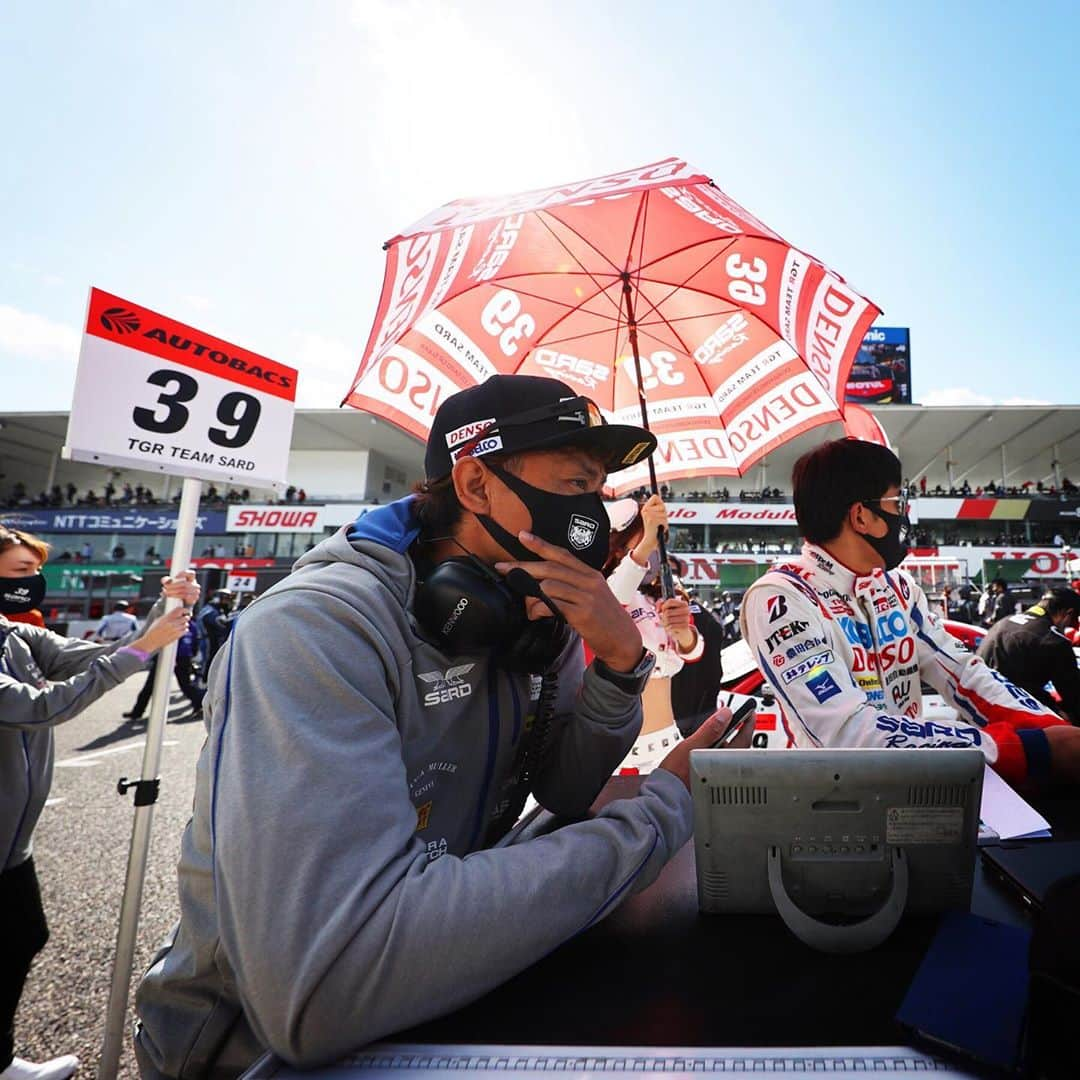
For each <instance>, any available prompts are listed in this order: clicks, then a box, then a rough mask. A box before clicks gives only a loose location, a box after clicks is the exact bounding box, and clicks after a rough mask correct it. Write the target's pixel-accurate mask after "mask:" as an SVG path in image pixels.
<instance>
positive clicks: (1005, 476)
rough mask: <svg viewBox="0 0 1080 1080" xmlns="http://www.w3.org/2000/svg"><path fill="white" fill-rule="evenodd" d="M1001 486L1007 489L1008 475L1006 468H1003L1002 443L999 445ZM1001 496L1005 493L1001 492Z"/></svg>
mask: <svg viewBox="0 0 1080 1080" xmlns="http://www.w3.org/2000/svg"><path fill="white" fill-rule="evenodd" d="M1001 486H1002V487H1003V488H1007V487H1008V486H1009V483H1008V473H1007V471H1006V468H1005V444H1004V443H1002V444H1001ZM1001 494H1002V495H1004V494H1005V492H1004V491H1003V492H1002V493H1001Z"/></svg>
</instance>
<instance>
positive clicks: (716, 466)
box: [344, 158, 879, 493]
mask: <svg viewBox="0 0 1080 1080" xmlns="http://www.w3.org/2000/svg"><path fill="white" fill-rule="evenodd" d="M386 249H387V265H386V276H385V280H384V283H383V291H382V296H381V298H380V301H379V309H378V312H377V314H376V317H375V324H374V326H373V327H372V331H371V335H370V337H369V339H368V343H367V347H366V348H365V350H364V356H363V359H362V360H361V363H360V368H359V370H358V371H357V374H356V378H355V379H354V381H353V386H352V389H351V390H350V391H349V393H348V395H347V396H346V398H345V402H344V403H347V404H349V405H354V406H356V407H357V408H361V409H366V410H368V411H369V412H372V413H376V414H377V415H380V416H383V417H385V418H387V419H388V420H391V421H392V422H393V423H395V424H397V425H398V426H400V427H402V428H404V429H405V430H406V431H408V432H411V433H412V434H413V435H416V436H417V437H418V438H421V439H422V438H426V436H427V433H428V431H429V429H430V426H431V421H432V418H433V417H434V414H435V410H436V409H437V407H438V405H439V403H440V402H441V401H442V400H443V399H444V398H446V397H447V396H449V395H450V394H452V393H454V392H456V391H457V390H459V389H461V388H463V387H466V386H470V385H473V384H475V383H477V382H482V381H483V380H485V379H487V378H488V377H489V376H490V375H493V374H495V373H497V372H501V373H514V372H519V373H523V374H530V375H550V376H554V377H556V378H559V379H562V380H563V381H564V382H566V383H568V384H569V385H571V386H572V387H574V388H575V389H577V390H579V391H580V392H581V393H582V394H584V395H586V396H588V397H590V398H592V399H593V400H594V401H595V402H596V403H597V405H599V406H600V408H601V409H602V410H603V411H604V413H605V415H606V416H607V418H608V419H609V420H610V421H613V422H617V423H641V422H643V421H644V422H645V423H646V424H647V426H648V427H650V428H651V429H652V430H653V431H654V432H655V433H656V435H657V437H658V439H659V448H658V450H657V452H656V454H655V455H654V457H653V461H652V462H650V463H649V464H650V466H652V465H653V464H654V465H655V476H654V478H653V482H654V486H655V482H656V478H657V477H658V478H659V480H661V481H666V480H672V479H676V478H685V477H694V476H704V475H724V476H736V475H742V474H743V473H745V472H746V471H747V470H748V469H750V467H751V466H752V465H753V464H754V463H755V462H756V461H758V460H759V459H760V458H761V457H762V456H763V455H765V454H767V453H768V452H769V451H770V450H772V449H774V448H775V447H777V446H778V445H780V444H781V443H783V442H786V441H787V440H789V439H792V438H794V437H795V436H797V435H800V434H801V433H802V432H804V431H807V430H808V429H810V428H812V427H815V426H817V425H819V424H824V423H828V422H830V421H834V420H839V419H841V413H842V411H843V405H842V402H843V395H844V386H845V383H846V382H847V376H848V372H849V370H850V368H851V363H852V360H853V358H854V355H855V352H856V351H857V349H858V347H859V344H860V342H861V341H862V337H863V334H864V332H865V331H866V329H867V327H869V325H870V324H871V323H872V322H873V320H874V319H875V318H876V316H877V315H878V314H879V309H878V308H877V307H875V306H874V305H873V304H872V303H870V302H869V301H867V300H866V299H864V298H863V297H862V296H860V295H859V294H858V293H857V292H855V291H854V290H853V289H851V288H850V287H848V286H847V285H846V284H845V283H844V281H843V279H842V278H840V277H838V276H837V275H836V274H834V273H832V272H831V271H830V270H828V269H827V268H826V267H825V266H824V265H822V264H821V263H820V262H818V261H817V260H815V259H814V258H812V257H811V256H809V255H807V254H805V253H804V252H802V251H800V250H798V249H797V248H794V247H791V246H790V245H789V244H787V243H786V242H785V241H784V240H782V239H781V238H780V237H779V236H778V235H777V234H776V233H774V232H773V231H772V230H771V229H769V228H768V226H766V225H763V224H762V223H761V222H760V221H758V220H757V219H756V218H755V217H753V215H751V214H749V213H748V212H747V211H746V210H744V209H743V208H742V207H741V206H739V205H738V204H737V203H735V202H734V201H733V200H732V199H730V198H729V197H728V196H727V195H725V194H724V193H723V192H722V191H721V190H720V189H719V188H717V187H716V186H715V185H714V184H713V183H712V181H711V180H709V179H708V177H706V176H704V175H702V174H701V173H699V172H698V171H696V170H695V169H692V168H691V167H690V166H688V165H687V164H686V162H684V161H681V160H678V159H676V158H668V159H666V160H664V161H660V162H657V163H655V164H653V165H647V166H644V167H642V168H639V169H630V170H628V171H625V172H620V173H615V174H612V175H610V176H603V177H598V178H595V179H592V180H585V181H581V182H578V183H573V184H566V185H563V186H561V187H557V188H547V189H542V190H537V191H529V192H525V193H523V194H519V195H510V196H502V197H497V198H487V199H465V200H458V201H456V202H452V203H449V204H448V205H446V206H444V207H441V208H440V209H438V210H435V211H433V212H432V213H431V214H429V215H428V216H427V217H425V218H424V219H423V220H422V221H419V222H417V223H416V224H415V225H413V226H412V227H411V228H409V229H406V230H405V231H404V232H402V233H401V234H400V235H398V236H395V237H394V238H393V239H392V240H390V241H389V242H388V243H387V244H386ZM646 399H647V411H646ZM646 470H647V466H646V464H645V463H642V464H641V465H639V466H634V467H632V468H628V469H624V470H622V471H620V472H619V473H617V474H616V475H615V476H614V477H613V480H614V484H613V486H612V488H611V491H612V492H614V493H622V492H625V491H630V490H632V489H634V488H636V487H639V486H641V485H642V484H643V483H645V482H646V480H647V477H648V473H647V471H646Z"/></svg>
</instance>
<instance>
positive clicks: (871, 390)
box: [845, 326, 911, 405]
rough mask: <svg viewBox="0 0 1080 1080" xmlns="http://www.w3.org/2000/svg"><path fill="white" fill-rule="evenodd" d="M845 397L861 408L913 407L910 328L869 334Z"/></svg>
mask: <svg viewBox="0 0 1080 1080" xmlns="http://www.w3.org/2000/svg"><path fill="white" fill-rule="evenodd" d="M845 397H846V399H847V400H848V401H854V402H855V403H857V404H860V405H886V404H892V405H910V404H911V334H910V331H909V330H908V328H907V327H906V326H872V327H871V328H870V329H869V330H867V331H866V336H865V337H864V338H863V340H862V345H860V346H859V351H858V352H857V353H856V354H855V362H854V363H853V364H852V365H851V374H850V376H848V384H847V392H846V394H845Z"/></svg>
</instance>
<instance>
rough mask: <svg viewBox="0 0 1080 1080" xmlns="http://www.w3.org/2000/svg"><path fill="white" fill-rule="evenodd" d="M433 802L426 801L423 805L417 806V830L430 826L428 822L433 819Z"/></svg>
mask: <svg viewBox="0 0 1080 1080" xmlns="http://www.w3.org/2000/svg"><path fill="white" fill-rule="evenodd" d="M431 805H432V804H431V802H430V800H429V801H428V802H426V803H424V805H423V806H418V807H417V808H416V831H417V832H420V831H422V830H423V829H426V828H427V827H428V822H429V821H430V820H431Z"/></svg>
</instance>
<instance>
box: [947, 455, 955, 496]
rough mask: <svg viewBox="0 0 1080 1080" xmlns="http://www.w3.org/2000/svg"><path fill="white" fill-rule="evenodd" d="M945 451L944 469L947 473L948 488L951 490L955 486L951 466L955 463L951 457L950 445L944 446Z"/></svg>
mask: <svg viewBox="0 0 1080 1080" xmlns="http://www.w3.org/2000/svg"><path fill="white" fill-rule="evenodd" d="M945 453H946V454H947V455H948V456H947V457H946V458H945V469H946V471H947V472H948V475H949V490H950V491H952V489H953V488H954V487H956V476H955V474H954V473H953V466H954V465H955V464H956V462H955V461H953V458H952V447H951V446H949V447H946V449H945Z"/></svg>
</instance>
